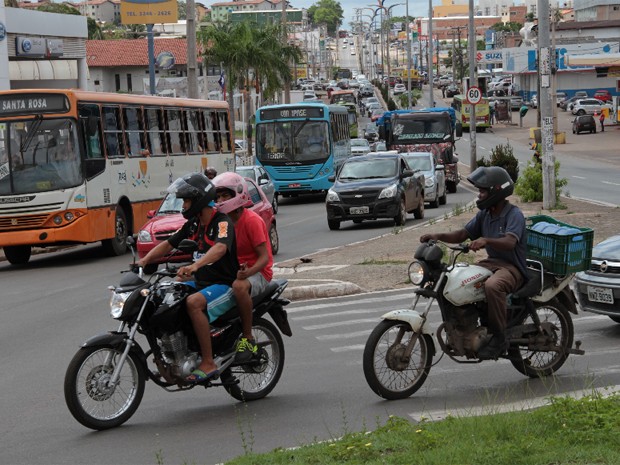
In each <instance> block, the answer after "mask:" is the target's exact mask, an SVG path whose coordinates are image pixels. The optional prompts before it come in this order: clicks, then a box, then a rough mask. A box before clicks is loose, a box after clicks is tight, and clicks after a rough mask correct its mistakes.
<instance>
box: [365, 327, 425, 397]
mask: <svg viewBox="0 0 620 465" xmlns="http://www.w3.org/2000/svg"><path fill="white" fill-rule="evenodd" d="M399 335H402V337H401V339H400V341H399ZM413 335H414V332H413V331H412V330H411V327H410V326H409V325H408V324H407V323H404V322H402V321H396V320H383V321H382V322H381V323H379V324H378V325H377V327H376V328H375V329H374V330H373V331H372V333H371V334H370V336H369V337H368V341H366V347H365V348H364V358H363V366H364V376H365V377H366V382H367V383H368V385H369V386H370V389H372V390H373V391H374V392H375V394H377V395H378V396H380V397H383V398H384V399H388V400H395V399H406V398H407V397H409V396H411V395H412V394H413V393H414V392H416V391H417V390H418V389H420V388H421V387H422V385H423V384H424V381H426V378H427V377H428V373H429V372H430V370H431V363H432V361H433V352H434V351H433V341H432V339H431V338H430V336H429V335H427V334H417V337H418V339H417V341H416V342H415V345H414V347H413V350H412V351H411V357H410V359H409V362H406V361H404V360H403V359H402V352H403V351H404V350H405V347H406V346H407V344H408V343H409V341H410V340H411V337H412V336H413Z"/></svg>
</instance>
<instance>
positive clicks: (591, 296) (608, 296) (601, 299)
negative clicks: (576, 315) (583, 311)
mask: <svg viewBox="0 0 620 465" xmlns="http://www.w3.org/2000/svg"><path fill="white" fill-rule="evenodd" d="M588 300H589V301H590V302H598V303H600V304H613V303H614V292H613V290H611V289H609V288H606V287H594V286H588Z"/></svg>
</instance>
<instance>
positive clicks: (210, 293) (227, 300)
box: [185, 281, 237, 323]
mask: <svg viewBox="0 0 620 465" xmlns="http://www.w3.org/2000/svg"><path fill="white" fill-rule="evenodd" d="M185 284H187V285H189V286H192V287H193V288H194V289H198V288H197V286H196V282H195V281H186V282H185ZM198 292H200V293H201V294H202V295H203V296H204V298H205V299H207V308H206V309H205V313H206V314H207V318H209V323H211V322H212V321H215V320H217V319H218V318H219V317H221V316H222V315H223V314H224V313H226V312H227V311H228V310H230V309H231V308H233V307H234V306H235V305H237V302H236V301H235V297H234V294H233V290H232V287H230V286H227V285H226V284H212V285H210V286H207V287H205V288H203V289H200V290H199V291H198Z"/></svg>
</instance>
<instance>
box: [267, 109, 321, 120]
mask: <svg viewBox="0 0 620 465" xmlns="http://www.w3.org/2000/svg"><path fill="white" fill-rule="evenodd" d="M260 117H261V119H262V120H263V121H266V120H270V119H280V118H323V117H324V115H323V109H322V108H320V107H281V108H270V109H268V110H261V111H260Z"/></svg>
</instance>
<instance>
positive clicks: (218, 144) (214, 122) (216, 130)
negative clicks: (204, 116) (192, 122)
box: [210, 110, 222, 152]
mask: <svg viewBox="0 0 620 465" xmlns="http://www.w3.org/2000/svg"><path fill="white" fill-rule="evenodd" d="M210 117H211V118H210V119H211V127H212V128H213V136H214V137H215V151H216V152H221V151H222V134H220V121H219V119H218V117H217V110H213V111H211V115H210Z"/></svg>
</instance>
